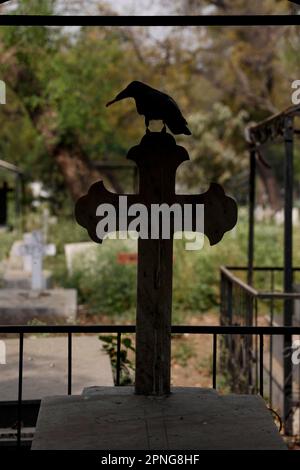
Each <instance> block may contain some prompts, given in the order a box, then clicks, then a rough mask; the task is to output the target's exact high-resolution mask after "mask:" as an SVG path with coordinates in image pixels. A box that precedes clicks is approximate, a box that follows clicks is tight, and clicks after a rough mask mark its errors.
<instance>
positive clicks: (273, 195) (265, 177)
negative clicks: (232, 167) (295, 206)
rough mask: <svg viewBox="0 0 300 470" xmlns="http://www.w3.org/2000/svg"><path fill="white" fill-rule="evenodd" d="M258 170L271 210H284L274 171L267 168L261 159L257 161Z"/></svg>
mask: <svg viewBox="0 0 300 470" xmlns="http://www.w3.org/2000/svg"><path fill="white" fill-rule="evenodd" d="M257 169H258V174H259V176H260V178H261V181H262V184H263V186H264V188H265V191H266V193H267V196H268V200H269V203H270V206H271V208H272V209H273V210H274V211H277V210H280V209H282V198H281V197H280V190H279V187H278V183H277V181H276V178H275V176H274V174H273V172H272V169H271V168H267V167H266V166H265V165H264V164H263V163H262V162H261V161H260V160H259V159H257Z"/></svg>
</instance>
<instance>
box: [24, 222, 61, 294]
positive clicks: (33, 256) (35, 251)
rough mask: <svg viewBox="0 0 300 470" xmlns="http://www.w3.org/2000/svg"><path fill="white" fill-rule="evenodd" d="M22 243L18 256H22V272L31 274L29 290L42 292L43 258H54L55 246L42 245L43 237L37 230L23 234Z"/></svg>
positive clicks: (43, 286)
mask: <svg viewBox="0 0 300 470" xmlns="http://www.w3.org/2000/svg"><path fill="white" fill-rule="evenodd" d="M23 238H24V243H22V244H21V245H20V246H19V249H18V255H19V256H23V266H24V270H25V271H27V272H31V289H33V290H42V289H44V288H45V280H44V276H43V257H44V256H54V255H55V252H56V249H55V245H53V244H51V243H50V244H48V245H44V243H43V235H42V233H41V232H40V231H39V230H34V231H33V232H32V233H25V234H24V237H23Z"/></svg>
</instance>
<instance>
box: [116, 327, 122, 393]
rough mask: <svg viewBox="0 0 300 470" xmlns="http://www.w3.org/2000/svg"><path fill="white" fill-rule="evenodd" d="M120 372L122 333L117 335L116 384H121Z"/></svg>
mask: <svg viewBox="0 0 300 470" xmlns="http://www.w3.org/2000/svg"><path fill="white" fill-rule="evenodd" d="M120 372H121V333H118V335H117V370H116V385H117V386H119V385H120Z"/></svg>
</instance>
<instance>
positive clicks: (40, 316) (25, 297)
mask: <svg viewBox="0 0 300 470" xmlns="http://www.w3.org/2000/svg"><path fill="white" fill-rule="evenodd" d="M76 313H77V291H76V289H48V290H47V289H45V290H43V291H40V292H35V291H30V290H23V289H0V324H2V325H20V324H22V325H26V324H27V323H28V322H29V321H32V320H39V321H41V322H45V323H53V322H56V321H59V320H63V321H74V320H75V318H76Z"/></svg>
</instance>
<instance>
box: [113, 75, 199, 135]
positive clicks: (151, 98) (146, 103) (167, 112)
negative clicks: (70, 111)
mask: <svg viewBox="0 0 300 470" xmlns="http://www.w3.org/2000/svg"><path fill="white" fill-rule="evenodd" d="M124 98H134V99H135V104H136V109H137V112H138V113H139V114H141V115H143V116H145V126H146V132H149V123H150V121H151V120H161V121H163V124H164V127H163V129H162V131H163V132H166V125H167V126H168V128H169V129H170V131H171V132H172V133H173V134H185V135H191V131H190V130H189V129H188V127H187V122H186V120H185V119H184V117H183V116H182V114H181V111H180V109H179V107H178V105H177V103H176V102H175V101H174V100H173V98H171V96H169V95H167V94H166V93H162V92H161V91H159V90H156V89H155V88H152V87H151V86H149V85H146V83H142V82H138V81H134V82H131V83H129V85H128V86H127V87H126V88H125V89H124V90H123V91H121V92H120V93H119V94H118V95H117V96H116V97H115V99H113V100H112V101H109V102H108V103H107V104H106V106H110V105H111V104H113V103H115V102H116V101H120V100H123V99H124Z"/></svg>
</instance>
